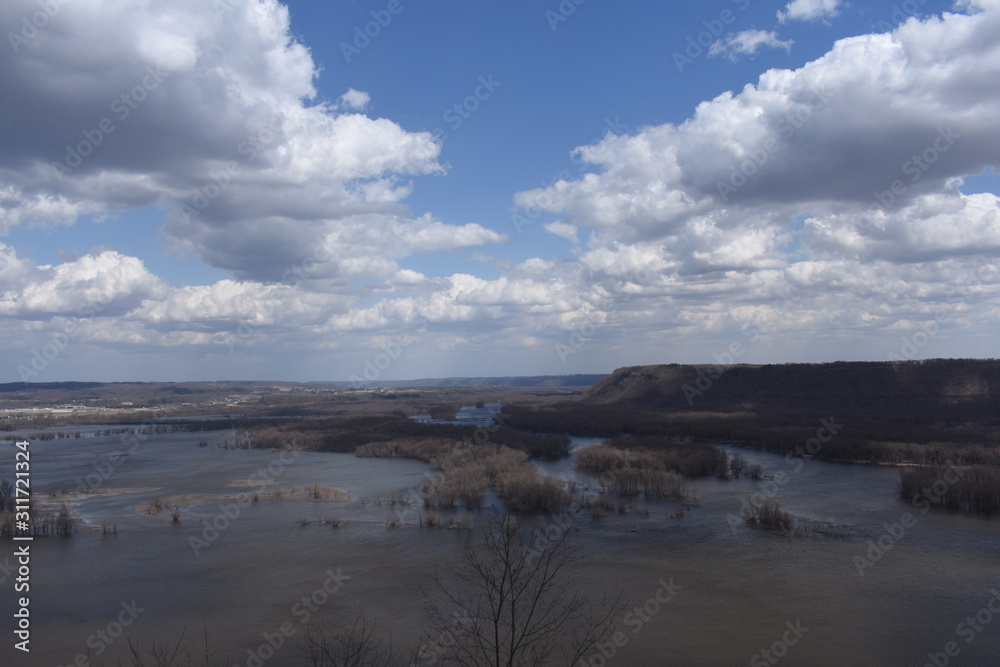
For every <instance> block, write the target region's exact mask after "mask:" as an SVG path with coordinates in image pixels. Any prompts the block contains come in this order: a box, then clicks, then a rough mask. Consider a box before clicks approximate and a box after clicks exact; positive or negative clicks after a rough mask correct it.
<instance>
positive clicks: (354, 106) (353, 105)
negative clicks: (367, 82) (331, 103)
mask: <svg viewBox="0 0 1000 667" xmlns="http://www.w3.org/2000/svg"><path fill="white" fill-rule="evenodd" d="M371 101H372V97H371V95H369V94H368V93H365V92H362V91H360V90H354V89H353V88H348V89H347V92H346V93H344V94H343V95H341V96H340V103H341V104H342V105H344V106H345V107H347V108H348V109H350V110H352V111H364V110H365V108H366V107H367V106H368V103H369V102H371Z"/></svg>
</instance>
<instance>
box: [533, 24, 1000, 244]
mask: <svg viewBox="0 0 1000 667" xmlns="http://www.w3.org/2000/svg"><path fill="white" fill-rule="evenodd" d="M998 35H1000V12H998V11H985V12H981V13H977V14H973V15H963V14H948V15H945V16H944V17H941V18H933V19H928V20H926V21H911V22H909V23H907V24H905V25H903V26H901V27H900V28H899V29H898V30H897V31H895V32H894V33H892V34H882V35H865V36H860V37H853V38H849V39H844V40H841V41H839V42H837V43H836V44H835V46H834V48H833V49H832V50H831V51H830V52H829V53H827V54H826V55H825V56H823V57H822V58H820V59H818V60H816V61H813V62H811V63H808V64H806V65H805V66H803V67H801V68H799V69H797V70H770V71H768V72H765V73H764V74H763V75H762V76H761V77H760V80H759V81H758V82H757V83H756V84H751V85H747V86H746V87H745V88H744V89H743V90H742V91H740V92H737V93H732V92H727V93H724V94H722V95H720V96H718V97H716V98H715V99H713V100H710V101H707V102H704V103H702V104H700V105H699V106H698V108H697V110H696V111H695V114H694V115H693V116H692V117H691V118H690V119H688V120H687V121H685V122H684V123H682V124H680V125H674V124H664V125H657V126H651V127H645V128H642V129H641V130H639V131H638V132H636V133H635V134H631V135H608V136H607V137H606V138H605V139H603V140H602V141H600V142H598V143H597V144H593V145H589V146H583V147H580V148H578V149H576V153H577V155H578V156H579V158H580V159H582V160H584V161H585V162H587V163H589V164H591V165H594V166H595V167H596V168H597V169H598V170H599V173H592V174H586V175H585V176H583V177H582V178H579V179H577V180H560V181H558V182H556V183H555V184H553V185H552V186H551V187H548V188H541V189H536V190H532V191H526V192H521V193H518V195H517V196H516V198H515V202H516V203H517V204H518V205H520V206H528V205H531V204H535V205H537V206H539V207H540V208H541V209H543V210H545V211H548V212H551V213H557V214H562V215H564V216H565V218H564V220H563V222H564V223H565V224H572V225H577V226H580V227H589V228H591V229H594V230H598V231H599V232H600V234H599V235H598V236H597V237H596V238H598V239H601V238H603V239H605V240H606V241H613V240H621V241H626V242H635V241H641V240H655V239H668V240H669V239H674V240H676V239H680V238H682V237H684V236H685V235H686V236H689V237H691V236H693V237H703V238H704V242H705V244H706V245H707V246H710V247H712V248H715V247H718V245H717V243H718V239H719V238H720V237H718V236H717V235H716V234H715V232H714V231H713V230H714V229H717V228H721V229H737V228H739V229H745V230H747V232H748V233H749V234H751V235H754V234H757V231H755V230H758V229H760V228H762V227H766V226H778V227H783V226H787V225H788V224H789V223H791V222H792V221H793V220H794V219H796V218H798V217H802V216H806V217H823V216H831V215H839V214H842V213H844V212H845V211H850V210H856V211H860V210H867V209H869V208H873V207H882V206H888V207H889V208H890V209H892V210H895V209H897V208H899V207H906V206H908V205H909V204H910V203H912V202H913V201H915V200H917V199H918V198H920V197H922V196H924V195H927V194H930V193H941V192H945V191H949V183H951V182H952V181H953V179H955V178H958V177H962V176H964V175H968V174H975V173H980V172H981V171H982V170H983V169H984V168H985V167H987V166H988V165H991V164H997V163H998V162H1000V135H997V133H996V132H995V130H994V127H993V123H992V122H991V121H990V120H989V119H990V118H993V117H996V116H997V115H1000V91H998V89H997V88H996V87H995V86H993V85H992V84H991V83H990V81H993V80H995V78H996V77H997V76H998V75H1000V40H997V39H996V37H997V36H998ZM950 196H952V197H959V198H961V195H960V194H957V193H954V192H952V194H951V195H950ZM686 247H687V249H688V250H693V248H691V247H690V246H686Z"/></svg>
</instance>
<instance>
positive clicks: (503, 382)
mask: <svg viewBox="0 0 1000 667" xmlns="http://www.w3.org/2000/svg"><path fill="white" fill-rule="evenodd" d="M605 377H607V374H605V373H602V374H599V375H586V374H580V375H533V376H517V377H450V378H423V379H419V380H383V381H375V382H366V383H365V384H364V386H365V387H380V388H396V389H401V388H404V387H524V388H541V389H544V388H559V387H590V386H592V385H594V384H595V383H597V382H600V381H601V380H602V379H603V378H605ZM323 384H330V385H334V386H353V383H352V382H327V383H323Z"/></svg>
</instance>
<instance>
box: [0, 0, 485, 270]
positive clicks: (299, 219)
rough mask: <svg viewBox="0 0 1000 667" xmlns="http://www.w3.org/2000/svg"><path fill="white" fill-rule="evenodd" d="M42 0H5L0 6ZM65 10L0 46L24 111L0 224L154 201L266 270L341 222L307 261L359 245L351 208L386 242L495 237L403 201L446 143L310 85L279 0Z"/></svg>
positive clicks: (2, 11) (12, 144) (6, 158)
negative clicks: (7, 49) (12, 44)
mask: <svg viewBox="0 0 1000 667" xmlns="http://www.w3.org/2000/svg"><path fill="white" fill-rule="evenodd" d="M220 7H221V9H219V8H220ZM36 9H37V7H36V6H35V4H34V3H33V2H31V1H30V0H14V1H13V2H9V3H4V5H3V7H2V8H0V23H2V24H4V25H6V24H14V23H16V22H17V20H18V19H19V18H20V17H21V16H23V15H25V14H26V13H30V12H31V11H34V10H36ZM58 19H59V27H58V29H56V28H55V27H53V28H52V29H47V30H42V31H39V33H38V34H37V36H35V37H34V38H33V39H31V40H30V41H27V42H26V43H24V44H20V45H19V49H18V53H17V54H16V57H14V58H4V59H3V60H2V61H0V86H2V87H3V89H4V91H5V94H4V95H3V97H2V99H0V115H2V116H3V117H4V118H5V120H6V121H8V122H10V123H11V124H12V125H14V126H17V127H19V128H22V129H21V130H19V131H18V132H16V133H13V132H7V133H3V135H2V136H0V228H2V229H9V228H10V227H11V226H14V225H18V224H36V225H51V224H71V223H72V222H73V221H74V220H75V218H77V217H78V216H80V215H81V214H84V213H100V212H104V211H113V210H124V209H132V208H136V207H141V206H146V205H149V204H155V205H157V206H159V207H160V208H162V209H163V210H164V211H165V213H166V225H165V230H166V232H167V234H168V236H169V237H170V238H171V239H172V241H173V244H174V245H175V246H176V247H179V248H181V249H183V250H185V251H187V252H189V253H191V254H193V255H195V256H196V257H199V258H200V259H202V260H203V261H205V262H206V263H208V264H211V265H212V266H215V267H218V268H222V269H225V270H226V271H229V272H230V273H231V274H232V275H233V276H234V277H236V278H239V279H253V280H264V281H267V280H275V279H280V276H282V275H284V274H285V273H287V272H288V271H289V270H292V269H294V268H295V267H296V266H297V265H299V264H301V263H302V262H309V261H311V262H313V263H316V258H315V257H313V256H312V254H313V253H312V251H313V249H314V248H315V247H316V246H317V245H318V244H323V243H333V242H336V241H338V240H340V239H346V242H345V243H343V244H341V245H339V246H338V247H337V248H336V249H335V250H331V252H330V253H329V258H328V259H327V260H324V261H323V262H320V263H323V264H326V266H324V267H323V268H322V269H321V270H319V271H317V272H316V275H323V274H335V273H337V272H338V271H340V268H339V263H342V262H350V261H357V260H359V259H361V258H363V257H364V254H365V253H366V252H370V250H371V246H370V244H360V245H350V237H352V236H356V235H357V234H358V231H357V228H358V226H359V224H363V225H365V226H366V227H367V229H368V232H369V233H370V234H372V235H378V234H379V233H384V234H385V235H386V236H392V237H393V238H394V241H393V243H392V245H393V255H392V257H391V258H390V259H398V258H400V257H405V256H407V255H408V254H410V253H412V252H427V251H428V248H429V247H434V243H428V242H427V240H426V239H425V238H424V237H425V236H426V235H427V234H428V233H430V231H429V230H431V229H432V228H433V229H434V231H433V233H434V234H436V235H437V236H439V237H440V236H448V237H450V238H449V240H448V242H446V243H440V244H438V245H439V246H441V247H448V248H452V247H455V246H456V244H460V243H462V242H467V243H469V244H479V243H494V242H497V241H499V240H502V237H501V236H500V235H498V234H489V233H485V230H483V228H481V227H478V226H476V225H472V226H469V225H465V226H451V225H448V224H447V223H445V222H440V221H437V222H435V223H434V225H430V224H429V223H427V222H426V221H421V220H417V219H414V218H412V217H411V215H410V212H409V211H408V209H407V208H406V207H405V206H404V205H403V204H402V203H401V201H402V200H403V199H404V198H405V197H407V196H408V195H409V193H410V192H411V190H412V178H413V177H414V176H418V175H422V174H431V173H441V172H443V170H444V169H443V167H442V166H441V165H440V164H439V163H438V162H437V157H438V154H439V152H440V148H441V146H440V144H439V143H438V142H436V141H435V140H434V138H433V137H432V136H431V134H430V133H428V132H410V131H408V130H406V129H404V128H403V127H401V126H400V125H398V124H397V123H395V122H393V121H391V120H388V119H385V118H371V117H368V116H366V115H364V114H363V113H361V112H363V111H364V110H365V109H366V108H367V107H368V104H369V102H370V96H369V95H368V94H367V93H365V92H361V91H358V90H354V89H350V90H348V92H347V93H345V94H344V95H343V96H341V98H340V99H339V101H338V104H336V105H329V104H324V103H316V102H313V100H314V98H315V95H316V90H315V86H314V80H315V78H316V76H317V75H318V73H317V69H316V67H315V65H314V63H313V61H312V58H311V55H310V53H309V50H308V49H307V48H306V47H305V46H304V45H302V44H300V43H298V42H297V41H295V39H293V38H292V37H291V34H290V31H289V15H288V10H287V8H286V7H284V6H283V5H281V4H279V3H278V2H277V0H261V1H259V2H243V3H231V4H226V3H221V4H219V3H217V6H216V5H211V4H208V5H206V4H205V3H203V2H199V1H197V0H179V1H178V2H171V3H167V4H159V5H149V4H148V3H139V4H135V3H133V4H129V3H114V2H97V3H68V4H66V5H65V6H63V7H62V8H61V9H60V14H59V17H58ZM411 238H412V239H415V241H414V247H413V248H410V247H408V246H407V239H411ZM384 268H385V269H386V270H387V271H389V272H390V275H392V274H394V273H395V271H396V270H397V269H396V267H394V266H393V265H392V262H388V263H385V264H384Z"/></svg>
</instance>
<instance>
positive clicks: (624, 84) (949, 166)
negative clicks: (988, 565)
mask: <svg viewBox="0 0 1000 667" xmlns="http://www.w3.org/2000/svg"><path fill="white" fill-rule="evenodd" d="M0 27H2V31H0V32H2V33H3V34H4V35H5V38H4V43H3V44H2V45H0V90H2V91H3V94H2V95H0V350H2V352H0V354H2V358H3V359H4V363H3V364H2V365H0V371H2V372H0V381H6V382H13V381H21V380H26V381H31V382H44V381H57V380H105V381H107V380H198V379H203V380H212V379H284V380H300V381H307V380H347V379H349V378H350V377H352V376H356V377H360V376H365V375H367V377H368V378H369V379H383V380H385V379H400V378H414V377H441V376H452V375H464V376H473V375H532V374H543V373H544V374H562V373H578V372H607V371H611V370H613V369H614V368H616V367H619V366H623V365H635V364H647V363H669V362H681V363H687V362H692V363H693V362H714V361H720V362H721V361H737V362H747V363H757V362H782V361H833V360H838V359H851V360H886V359H899V358H913V359H924V358H933V357H1000V337H998V336H997V333H998V331H1000V259H998V257H1000V217H998V208H1000V201H998V197H997V194H998V193H1000V176H998V175H997V173H998V172H1000V127H998V119H1000V85H998V81H1000V0H962V1H960V2H958V3H957V4H955V3H952V2H937V1H935V0H905V1H897V2H892V1H890V0H875V1H866V2H850V3H848V2H842V1H841V0H794V1H793V2H790V3H786V2H763V1H758V0H714V1H708V2H699V3H672V2H670V3H668V2H654V1H653V0H648V1H646V0H643V1H636V2H629V3H618V2H609V1H602V0H562V2H559V1H558V0H551V1H550V2H544V1H532V2H491V3H487V2H467V1H465V0H441V1H438V2H425V1H421V0H385V1H381V0H378V1H373V2H368V1H366V0H353V1H350V2H349V1H346V0H339V1H337V2H323V3H317V2H312V1H310V0H290V1H287V2H285V3H283V4H282V3H279V2H277V1H276V0H216V1H215V2H214V3H213V2H207V1H205V0H169V1H165V2H159V1H154V0H5V2H4V3H3V4H2V5H0ZM995 169H996V170H997V171H994V170H995Z"/></svg>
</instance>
